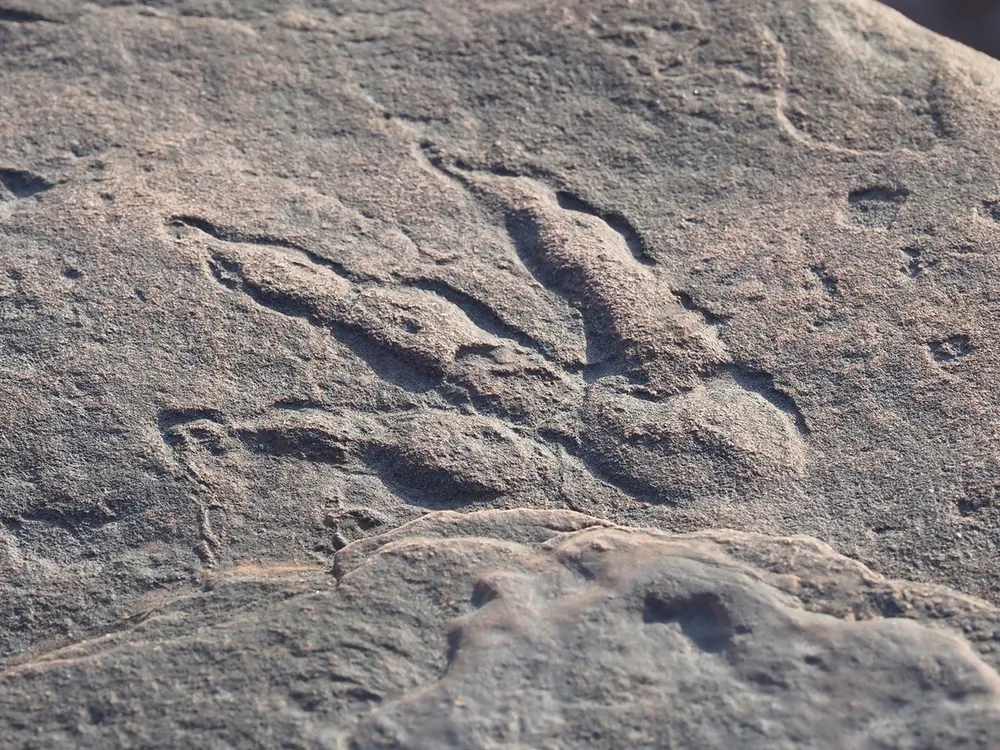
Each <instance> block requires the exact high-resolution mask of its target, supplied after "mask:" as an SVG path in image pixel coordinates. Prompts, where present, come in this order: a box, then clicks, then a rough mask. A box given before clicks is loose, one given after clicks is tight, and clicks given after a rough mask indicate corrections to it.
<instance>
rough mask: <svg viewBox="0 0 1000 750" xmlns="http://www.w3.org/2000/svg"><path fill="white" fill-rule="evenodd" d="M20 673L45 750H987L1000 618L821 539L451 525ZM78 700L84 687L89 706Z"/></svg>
mask: <svg viewBox="0 0 1000 750" xmlns="http://www.w3.org/2000/svg"><path fill="white" fill-rule="evenodd" d="M335 574H336V575H335V577H333V576H330V575H329V574H328V573H325V572H323V571H321V570H318V569H315V568H313V569H310V568H309V567H307V566H291V565H286V566H260V565H243V566H239V567H236V568H231V569H228V570H226V571H224V572H223V571H220V572H218V573H213V574H210V575H208V576H206V577H205V578H204V579H203V582H202V586H201V587H200V588H197V589H196V588H191V589H188V590H186V591H174V592H173V593H172V594H171V595H170V596H168V597H164V598H161V599H160V600H159V601H156V602H150V603H149V604H148V605H147V607H146V608H144V609H142V610H141V612H137V613H136V614H135V615H134V616H133V617H132V618H131V619H130V620H129V621H127V622H123V623H122V624H121V625H120V626H119V627H118V628H116V629H115V630H114V631H112V632H108V633H105V634H102V635H99V636H95V637H92V638H90V639H87V640H84V641H82V642H78V643H75V644H73V645H70V646H66V647H63V648H56V649H54V650H52V651H48V652H45V653H41V654H38V655H36V656H34V657H33V658H31V659H30V661H24V662H21V663H17V664H15V665H13V666H10V667H9V668H8V669H7V670H6V672H5V673H4V675H3V676H2V677H0V697H2V700H0V706H2V707H3V708H2V709H0V711H2V715H3V720H4V721H5V724H6V726H7V727H8V728H9V729H10V733H8V734H6V735H5V737H6V739H7V740H8V741H13V742H15V743H18V744H19V745H20V746H25V747H33V746H38V747H109V746H115V747H179V746H191V745H197V746H199V747H232V746H239V745H243V744H251V743H252V744H256V745H263V746H268V747H303V748H305V747H309V748H317V747H329V748H377V747H393V748H442V747H455V748H483V747H532V748H561V747H599V748H637V747H648V748H664V747H706V748H731V747H747V748H779V747H816V748H820V747H822V748H827V747H828V748H833V747H847V746H849V747H868V748H878V747H885V748H890V747H891V748H897V747H907V748H928V749H930V748H940V747H955V748H957V747H983V748H985V747H989V746H990V743H991V742H992V741H993V740H994V739H995V737H996V736H997V732H1000V676H998V675H997V672H996V671H995V668H996V666H997V665H998V664H1000V640H998V633H1000V611H998V610H997V609H996V608H995V607H993V606H991V605H989V604H987V603H985V602H983V601H977V600H974V599H971V598H969V597H965V596H961V595H958V594H955V593H953V592H949V591H947V590H945V589H942V588H938V587H933V586H928V585H920V584H907V583H903V582H899V581H890V580H886V579H884V578H882V577H880V576H878V575H875V574H873V573H872V572H871V571H869V570H867V569H866V568H865V567H864V566H862V565H860V564H858V563H856V562H853V561H851V560H849V559H847V558H844V557H841V556H839V555H837V554H835V553H834V552H833V550H831V549H830V548H829V547H827V546H826V545H823V544H821V543H819V542H816V541H815V540H811V539H808V538H806V537H790V538H774V537H765V536H761V535H756V534H747V533H739V532H728V531H705V532H698V533H694V534H667V533H663V532H659V531H655V530H642V529H629V528H623V527H612V526H609V525H608V524H607V523H606V522H604V521H600V520H598V519H596V518H591V517H587V516H583V515H580V514H576V513H572V512H568V511H529V510H514V511H480V512H475V513H471V514H461V513H455V512H440V513H434V514H431V515H429V516H425V517H424V518H422V519H420V520H418V521H415V522H413V523H411V524H408V525H406V526H403V527H401V528H399V529H396V530H395V531H393V532H389V533H387V534H385V535H380V536H377V537H372V538H369V539H367V540H362V541H359V542H355V543H354V544H352V545H349V546H348V547H346V548H345V549H343V550H342V551H341V552H339V553H338V554H337V556H336V561H335ZM70 686H72V689H69V687H70Z"/></svg>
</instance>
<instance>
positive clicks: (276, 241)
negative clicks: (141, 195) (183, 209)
mask: <svg viewBox="0 0 1000 750" xmlns="http://www.w3.org/2000/svg"><path fill="white" fill-rule="evenodd" d="M167 221H168V222H169V223H170V224H172V225H173V226H174V227H175V228H177V227H189V228H191V229H197V230H198V231H199V232H202V233H203V234H207V235H208V236H209V237H212V238H214V239H217V240H219V241H220V242H236V243H242V244H246V245H263V246H265V247H273V248H278V249H279V250H283V251H286V252H289V253H290V260H291V262H293V263H295V262H298V263H299V264H300V265H301V264H302V263H303V262H304V261H308V262H309V263H312V264H313V265H317V266H323V267H324V268H328V269H330V270H331V271H333V272H334V273H335V274H337V275H338V276H341V277H342V278H344V279H347V280H348V281H358V280H359V279H358V276H357V275H356V274H353V273H351V272H350V271H348V270H347V268H345V267H344V265H343V264H342V263H338V262H337V261H335V260H331V259H330V258H325V257H323V256H322V255H318V254H317V253H314V252H312V251H311V250H307V249H306V248H305V247H303V246H302V245H300V244H298V243H296V242H291V241H290V240H286V239H284V238H283V237H272V236H271V235H266V234H250V233H247V232H242V231H240V230H238V229H232V228H229V227H219V226H216V225H215V224H213V223H212V222H210V221H207V220H205V219H200V218H198V217H196V216H172V217H170V218H169V219H168V220H167ZM296 253H297V254H299V255H300V256H301V257H300V258H296V257H295V254H296Z"/></svg>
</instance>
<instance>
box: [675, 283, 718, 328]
mask: <svg viewBox="0 0 1000 750" xmlns="http://www.w3.org/2000/svg"><path fill="white" fill-rule="evenodd" d="M670 291H671V293H672V294H673V295H674V298H675V299H676V300H677V302H678V304H679V305H680V306H681V307H683V308H684V309H685V310H687V311H688V312H693V313H696V314H698V315H700V316H701V319H702V320H704V321H705V323H706V324H707V325H710V326H721V325H725V324H726V323H728V322H729V316H728V315H720V314H718V313H714V312H712V311H711V310H709V309H708V308H707V307H705V306H704V305H699V304H698V303H697V302H695V301H694V298H693V297H692V296H691V295H690V294H688V293H687V292H685V291H683V290H678V289H671V290H670Z"/></svg>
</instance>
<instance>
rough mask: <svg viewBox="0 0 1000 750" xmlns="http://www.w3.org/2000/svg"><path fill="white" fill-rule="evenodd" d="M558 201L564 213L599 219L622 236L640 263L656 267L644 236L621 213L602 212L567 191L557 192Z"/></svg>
mask: <svg viewBox="0 0 1000 750" xmlns="http://www.w3.org/2000/svg"><path fill="white" fill-rule="evenodd" d="M556 200H557V201H558V202H559V207H560V208H561V209H563V210H564V211H576V212H577V213H583V214H589V215H590V216H595V217H597V218H598V219H600V220H601V221H603V222H604V223H605V224H607V225H608V226H609V227H610V228H611V229H612V230H614V231H615V232H617V233H618V234H619V235H620V236H621V238H622V239H623V240H624V241H625V246H626V247H628V249H629V251H630V252H631V253H632V257H634V258H635V259H636V260H637V261H638V262H639V263H642V264H643V265H645V266H653V265H656V261H654V260H653V259H652V258H651V257H650V255H649V248H648V247H647V246H646V241H645V240H644V239H643V237H642V235H641V234H639V232H637V231H636V229H635V227H633V226H632V223H631V222H630V221H629V220H628V219H626V218H625V216H624V215H622V214H621V213H619V212H617V211H602V210H601V209H599V208H597V207H596V206H594V205H593V204H592V203H589V202H587V201H585V200H584V199H583V198H581V197H579V196H578V195H573V194H572V193H569V192H567V191H565V190H560V191H558V192H556Z"/></svg>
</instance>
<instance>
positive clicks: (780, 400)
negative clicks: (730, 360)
mask: <svg viewBox="0 0 1000 750" xmlns="http://www.w3.org/2000/svg"><path fill="white" fill-rule="evenodd" d="M721 371H722V372H725V373H728V374H729V376H730V377H732V379H733V380H734V381H735V382H736V384H737V385H738V386H740V387H741V388H743V389H744V390H746V391H749V392H751V393H756V394H757V395H758V396H760V397H761V398H763V399H764V400H765V401H767V402H768V403H770V404H771V405H772V406H774V407H775V408H776V409H778V410H780V411H782V412H784V413H785V415H786V416H787V417H788V418H789V419H790V420H791V421H792V423H793V424H794V425H795V428H796V429H797V430H798V431H799V434H801V435H808V434H809V432H810V430H809V425H808V424H807V423H806V418H805V415H804V414H803V413H802V411H801V410H800V409H799V405H798V404H797V403H795V399H794V398H792V397H791V396H790V395H789V394H788V393H786V392H785V391H784V390H783V389H782V388H780V387H779V386H777V385H776V384H775V382H774V376H773V375H771V374H770V373H766V372H761V371H759V370H752V369H750V368H747V367H744V366H742V365H726V366H725V367H723V368H721Z"/></svg>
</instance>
